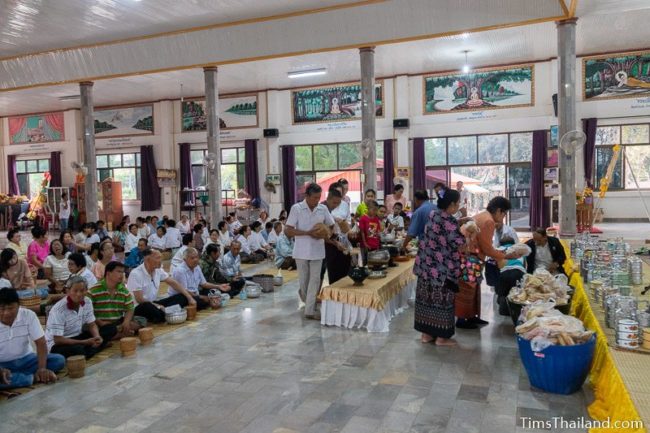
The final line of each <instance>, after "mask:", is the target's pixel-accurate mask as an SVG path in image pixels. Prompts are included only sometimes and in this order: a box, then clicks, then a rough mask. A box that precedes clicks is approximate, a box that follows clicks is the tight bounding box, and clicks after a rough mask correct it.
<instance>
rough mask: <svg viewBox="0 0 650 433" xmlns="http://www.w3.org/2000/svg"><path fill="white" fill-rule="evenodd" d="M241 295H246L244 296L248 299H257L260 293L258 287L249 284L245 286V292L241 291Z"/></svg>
mask: <svg viewBox="0 0 650 433" xmlns="http://www.w3.org/2000/svg"><path fill="white" fill-rule="evenodd" d="M242 293H246V296H248V297H249V298H259V297H260V294H261V293H262V292H261V290H260V286H258V285H257V284H255V285H254V284H249V285H247V286H246V289H245V290H242Z"/></svg>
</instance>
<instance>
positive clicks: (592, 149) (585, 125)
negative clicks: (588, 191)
mask: <svg viewBox="0 0 650 433" xmlns="http://www.w3.org/2000/svg"><path fill="white" fill-rule="evenodd" d="M597 124H598V119H596V118H595V117H593V118H591V119H582V130H583V131H584V132H585V134H586V135H587V141H586V142H585V147H584V157H585V160H584V164H585V181H586V182H587V184H588V185H589V186H592V187H593V184H594V178H593V175H594V156H595V154H596V126H597Z"/></svg>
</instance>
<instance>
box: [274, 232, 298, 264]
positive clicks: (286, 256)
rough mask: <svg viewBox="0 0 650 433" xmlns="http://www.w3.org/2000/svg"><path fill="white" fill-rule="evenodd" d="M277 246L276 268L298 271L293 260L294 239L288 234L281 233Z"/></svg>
mask: <svg viewBox="0 0 650 433" xmlns="http://www.w3.org/2000/svg"><path fill="white" fill-rule="evenodd" d="M277 239H278V241H277V243H276V244H275V266H277V267H278V268H280V269H285V270H286V269H289V270H294V269H297V267H296V261H295V260H294V259H293V239H290V238H289V237H287V235H286V234H284V233H280V235H279V236H278V238H277Z"/></svg>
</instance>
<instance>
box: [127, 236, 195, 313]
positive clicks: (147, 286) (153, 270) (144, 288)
mask: <svg viewBox="0 0 650 433" xmlns="http://www.w3.org/2000/svg"><path fill="white" fill-rule="evenodd" d="M142 255H143V256H144V262H143V263H142V264H141V265H140V266H138V267H137V268H135V269H134V270H132V271H131V273H130V274H129V279H128V280H127V282H126V287H127V289H129V292H131V293H132V294H133V299H134V300H135V303H136V307H135V315H136V316H142V317H144V318H146V319H147V320H149V321H150V322H153V323H162V322H164V321H165V307H169V306H170V305H176V304H178V305H180V306H181V307H185V306H186V305H188V304H190V305H196V301H195V300H194V298H193V297H192V295H191V294H190V293H188V291H187V290H185V287H183V286H181V285H180V284H178V282H177V281H176V280H174V279H173V278H171V277H170V276H169V274H168V273H167V272H165V271H164V270H163V269H162V268H161V267H160V263H161V261H162V253H161V252H160V251H158V250H155V249H152V248H147V249H145V250H144V251H143V253H142ZM161 282H165V283H167V284H168V285H169V286H171V287H172V288H173V289H174V290H176V291H177V292H178V294H177V295H174V296H170V297H168V298H165V299H158V291H159V290H160V283H161Z"/></svg>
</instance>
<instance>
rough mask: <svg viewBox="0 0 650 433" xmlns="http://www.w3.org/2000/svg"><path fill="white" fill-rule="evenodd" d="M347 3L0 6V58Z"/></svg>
mask: <svg viewBox="0 0 650 433" xmlns="http://www.w3.org/2000/svg"><path fill="white" fill-rule="evenodd" d="M357 1H358V0H357ZM347 3H356V1H350V0H262V1H260V0H183V1H181V0H49V1H48V0H0V58H2V57H9V56H16V55H21V54H27V53H34V52H39V51H45V50H51V49H56V48H65V47H72V46H77V45H86V44H96V43H100V42H107V41H113V40H119V39H126V38H132V37H138V36H144V35H151V34H156V33H164V32H170V31H175V30H181V29H187V28H192V27H199V26H205V25H212V24H221V23H226V22H233V21H241V20H246V19H251V18H261V17H267V16H271V15H280V14H286V13H291V12H298V11H304V10H309V9H316V8H323V7H328V6H335V5H340V4H347Z"/></svg>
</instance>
